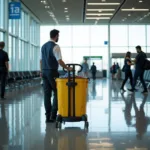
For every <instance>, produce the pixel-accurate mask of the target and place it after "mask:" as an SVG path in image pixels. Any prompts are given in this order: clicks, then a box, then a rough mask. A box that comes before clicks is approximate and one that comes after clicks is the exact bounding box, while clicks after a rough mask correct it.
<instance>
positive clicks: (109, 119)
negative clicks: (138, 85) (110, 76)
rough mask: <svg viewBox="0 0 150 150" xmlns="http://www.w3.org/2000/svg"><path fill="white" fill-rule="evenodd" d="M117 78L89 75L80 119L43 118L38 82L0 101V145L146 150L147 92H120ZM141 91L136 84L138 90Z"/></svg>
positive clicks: (10, 148)
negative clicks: (57, 126) (48, 121)
mask: <svg viewBox="0 0 150 150" xmlns="http://www.w3.org/2000/svg"><path fill="white" fill-rule="evenodd" d="M119 87H120V82H119V81H109V80H97V81H96V82H93V81H90V83H89V89H88V91H89V93H88V103H87V114H88V118H89V124H90V126H89V131H88V132H86V131H85V130H84V123H82V122H81V123H66V124H65V125H63V128H62V130H61V131H58V130H56V129H55V124H45V115H44V113H45V112H44V106H43V92H42V88H41V86H35V87H25V88H24V89H20V90H16V91H10V92H7V100H6V101H4V102H2V101H1V102H0V150H150V96H144V95H142V94H141V93H140V92H137V93H136V94H135V95H134V94H129V93H124V94H121V93H120V90H119ZM139 91H140V90H139Z"/></svg>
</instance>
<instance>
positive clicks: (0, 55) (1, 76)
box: [0, 42, 9, 100]
mask: <svg viewBox="0 0 150 150" xmlns="http://www.w3.org/2000/svg"><path fill="white" fill-rule="evenodd" d="M4 47H5V43H4V42H0V81H1V95H0V96H1V99H2V100H4V99H6V98H5V86H6V79H7V75H8V71H9V64H8V62H9V58H8V54H7V52H5V51H4V50H3V49H4Z"/></svg>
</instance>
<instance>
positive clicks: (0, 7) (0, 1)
mask: <svg viewBox="0 0 150 150" xmlns="http://www.w3.org/2000/svg"><path fill="white" fill-rule="evenodd" d="M4 8H5V7H4V0H0V16H1V17H0V28H2V29H3V28H4V18H5V17H4Z"/></svg>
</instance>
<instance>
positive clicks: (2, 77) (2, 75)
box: [0, 70, 7, 98]
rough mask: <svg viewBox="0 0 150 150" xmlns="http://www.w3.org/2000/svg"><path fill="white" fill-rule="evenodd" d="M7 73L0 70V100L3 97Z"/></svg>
mask: <svg viewBox="0 0 150 150" xmlns="http://www.w3.org/2000/svg"><path fill="white" fill-rule="evenodd" d="M6 78H7V72H6V71H1V70H0V81H1V98H3V97H4V96H5V86H6Z"/></svg>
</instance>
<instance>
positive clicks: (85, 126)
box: [84, 121, 89, 129]
mask: <svg viewBox="0 0 150 150" xmlns="http://www.w3.org/2000/svg"><path fill="white" fill-rule="evenodd" d="M84 128H85V129H88V128H89V123H88V122H87V121H86V122H85V125H84Z"/></svg>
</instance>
